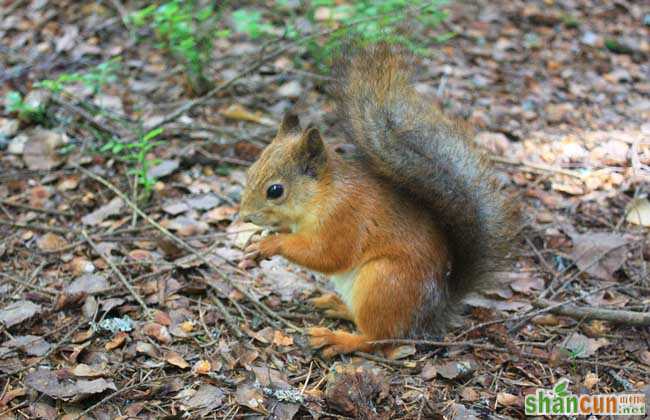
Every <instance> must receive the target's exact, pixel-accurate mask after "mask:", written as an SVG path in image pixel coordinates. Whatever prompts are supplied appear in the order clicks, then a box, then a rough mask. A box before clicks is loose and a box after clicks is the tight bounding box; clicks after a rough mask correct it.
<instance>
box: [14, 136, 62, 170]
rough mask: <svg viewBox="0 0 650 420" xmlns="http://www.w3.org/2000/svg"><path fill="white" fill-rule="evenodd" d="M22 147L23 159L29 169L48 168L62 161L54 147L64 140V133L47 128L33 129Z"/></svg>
mask: <svg viewBox="0 0 650 420" xmlns="http://www.w3.org/2000/svg"><path fill="white" fill-rule="evenodd" d="M28 136H29V138H28V140H27V142H26V143H25V146H24V149H23V160H24V161H25V165H27V167H28V168H29V169H31V170H50V169H52V168H55V167H57V166H59V165H60V164H61V163H63V160H62V159H61V156H60V155H59V154H58V153H57V151H56V149H57V148H58V147H59V146H61V145H63V144H64V143H65V141H66V139H65V137H64V135H62V134H60V133H56V132H54V131H49V130H40V129H37V130H34V131H32V132H31V133H30V134H29V135H28Z"/></svg>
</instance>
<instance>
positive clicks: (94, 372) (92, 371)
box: [72, 363, 108, 378]
mask: <svg viewBox="0 0 650 420" xmlns="http://www.w3.org/2000/svg"><path fill="white" fill-rule="evenodd" d="M72 374H73V375H74V376H81V377H86V378H97V377H100V376H107V375H108V372H107V371H106V370H105V369H102V368H100V367H98V366H88V365H86V364H84V363H79V364H78V365H77V366H75V367H74V369H72Z"/></svg>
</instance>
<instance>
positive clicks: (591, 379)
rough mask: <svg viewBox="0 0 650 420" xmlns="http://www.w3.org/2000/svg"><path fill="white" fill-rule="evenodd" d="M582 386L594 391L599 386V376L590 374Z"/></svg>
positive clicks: (586, 376)
mask: <svg viewBox="0 0 650 420" xmlns="http://www.w3.org/2000/svg"><path fill="white" fill-rule="evenodd" d="M582 384H583V385H584V386H585V388H587V389H589V390H591V389H593V388H594V387H595V386H596V384H598V375H596V374H595V373H592V372H589V373H588V374H586V375H585V379H584V380H583V381H582Z"/></svg>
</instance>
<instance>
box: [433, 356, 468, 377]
mask: <svg viewBox="0 0 650 420" xmlns="http://www.w3.org/2000/svg"><path fill="white" fill-rule="evenodd" d="M476 368H477V366H476V363H475V362H474V361H472V360H458V361H451V362H446V363H442V364H439V365H437V366H436V369H437V370H438V373H439V374H440V376H442V377H443V378H447V379H463V378H465V377H467V376H469V375H471V374H472V373H474V371H475V370H476Z"/></svg>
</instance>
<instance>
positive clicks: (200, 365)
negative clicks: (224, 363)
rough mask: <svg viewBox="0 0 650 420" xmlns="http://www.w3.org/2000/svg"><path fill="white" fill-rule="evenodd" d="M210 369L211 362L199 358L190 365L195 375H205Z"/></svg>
mask: <svg viewBox="0 0 650 420" xmlns="http://www.w3.org/2000/svg"><path fill="white" fill-rule="evenodd" d="M211 370H212V364H211V363H210V361H208V360H199V361H198V362H196V363H195V364H194V366H192V372H193V373H196V374H197V375H207V374H208V373H210V371H211Z"/></svg>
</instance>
